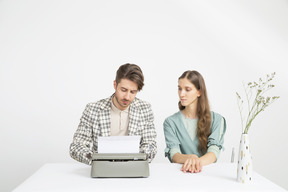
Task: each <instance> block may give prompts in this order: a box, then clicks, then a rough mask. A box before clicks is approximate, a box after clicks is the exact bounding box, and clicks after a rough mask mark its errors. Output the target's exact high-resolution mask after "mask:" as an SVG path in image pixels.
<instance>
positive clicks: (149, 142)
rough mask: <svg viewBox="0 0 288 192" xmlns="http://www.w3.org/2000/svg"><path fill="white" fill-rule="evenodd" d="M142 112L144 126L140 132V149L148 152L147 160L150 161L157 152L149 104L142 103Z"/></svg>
mask: <svg viewBox="0 0 288 192" xmlns="http://www.w3.org/2000/svg"><path fill="white" fill-rule="evenodd" d="M142 112H143V115H144V117H145V126H144V129H143V132H142V140H141V143H140V150H141V151H142V152H145V153H146V154H149V159H148V160H149V162H151V161H152V160H153V158H154V157H155V155H156V153H157V144H156V136H157V134H156V130H155V126H154V115H153V112H152V108H151V105H150V104H147V103H146V105H144V106H143V108H142Z"/></svg>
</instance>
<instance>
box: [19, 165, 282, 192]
mask: <svg viewBox="0 0 288 192" xmlns="http://www.w3.org/2000/svg"><path fill="white" fill-rule="evenodd" d="M149 166H150V176H149V177H148V178H91V177H90V169H91V167H90V166H88V165H85V164H81V163H75V164H60V163H59V164H45V165H44V166H43V167H41V168H40V169H39V170H38V171H37V172H36V173H34V174H33V175H32V176H31V177H29V178H28V179H27V180H26V181H24V182H23V183H22V184H21V185H20V186H18V187H17V188H16V189H15V190H14V192H23V191H25V192H26V191H27V192H33V191H37V192H42V191H53V192H57V191H69V192H73V191H81V192H82V191H94V192H95V191H103V192H109V191H113V192H118V191H125V192H128V191H129V192H130V191H133V192H142V191H146V192H150V191H173V192H179V191H190V192H194V191H221V192H223V191H229V192H230V191H286V190H284V189H283V188H281V187H279V186H277V185H276V184H274V183H272V182H271V181H269V180H267V179H266V178H264V177H262V176H261V175H259V174H257V173H256V172H254V175H253V181H252V182H250V183H249V184H242V183H239V182H237V181H236V172H237V166H236V164H233V163H215V164H211V165H208V166H205V167H204V169H203V170H202V172H201V173H197V174H191V173H183V172H181V171H180V168H181V165H180V164H171V163H151V164H150V165H149Z"/></svg>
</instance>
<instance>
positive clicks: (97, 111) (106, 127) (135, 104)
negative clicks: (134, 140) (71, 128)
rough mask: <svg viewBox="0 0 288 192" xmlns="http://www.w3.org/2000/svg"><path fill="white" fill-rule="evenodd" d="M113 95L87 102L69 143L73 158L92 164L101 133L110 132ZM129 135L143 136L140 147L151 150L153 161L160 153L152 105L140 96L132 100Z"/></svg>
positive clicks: (144, 151) (140, 149)
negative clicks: (158, 151) (158, 152)
mask: <svg viewBox="0 0 288 192" xmlns="http://www.w3.org/2000/svg"><path fill="white" fill-rule="evenodd" d="M112 98H113V95H112V96H111V97H109V98H106V99H102V100H100V101H98V102H95V103H89V104H87V105H86V108H85V110H84V112H83V115H82V117H81V119H80V123H79V125H78V128H77V130H76V132H75V134H74V138H73V142H72V143H71V145H70V156H71V157H72V158H73V159H75V160H77V161H79V162H82V163H86V164H89V165H90V164H91V160H92V154H93V153H97V143H98V137H99V136H101V137H108V136H110V126H111V121H110V118H111V116H110V113H111V102H112ZM128 135H140V136H141V141H140V146H139V151H140V152H141V153H147V154H150V155H149V162H151V161H152V159H153V158H154V157H155V155H156V153H157V146H156V130H155V127H154V116H153V112H152V109H151V105H150V104H149V103H147V102H145V101H142V100H140V99H138V98H135V99H134V100H133V101H132V103H131V104H130V108H129V125H128Z"/></svg>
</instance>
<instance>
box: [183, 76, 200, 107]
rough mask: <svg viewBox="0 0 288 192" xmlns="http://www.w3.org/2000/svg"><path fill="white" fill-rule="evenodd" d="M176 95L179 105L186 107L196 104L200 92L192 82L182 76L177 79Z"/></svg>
mask: <svg viewBox="0 0 288 192" xmlns="http://www.w3.org/2000/svg"><path fill="white" fill-rule="evenodd" d="M178 95H179V99H180V102H181V105H183V106H184V107H187V106H191V105H196V104H197V100H198V97H199V96H200V95H201V93H200V91H199V90H197V89H196V87H195V85H194V84H192V83H191V82H190V81H189V80H188V79H187V78H184V79H179V81H178Z"/></svg>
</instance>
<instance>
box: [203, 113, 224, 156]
mask: <svg viewBox="0 0 288 192" xmlns="http://www.w3.org/2000/svg"><path fill="white" fill-rule="evenodd" d="M225 132H226V121H225V118H224V117H222V116H221V115H219V114H216V113H213V121H212V125H211V134H210V136H209V137H208V145H207V146H208V150H207V152H213V153H214V154H215V156H216V159H218V157H219V154H220V150H221V149H224V147H223V143H224V134H225Z"/></svg>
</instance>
